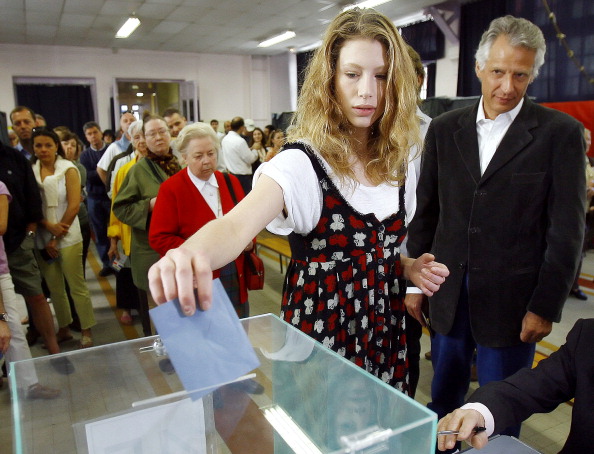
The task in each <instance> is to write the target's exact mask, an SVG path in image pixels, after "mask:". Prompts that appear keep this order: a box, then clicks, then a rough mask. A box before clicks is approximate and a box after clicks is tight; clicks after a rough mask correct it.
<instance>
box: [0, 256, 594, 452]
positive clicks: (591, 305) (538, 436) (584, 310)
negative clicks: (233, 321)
mask: <svg viewBox="0 0 594 454" xmlns="http://www.w3.org/2000/svg"><path fill="white" fill-rule="evenodd" d="M262 255H263V256H264V259H265V263H266V284H265V288H264V290H262V291H258V292H251V293H250V304H251V315H258V314H263V313H269V312H270V313H274V314H278V313H279V306H280V292H281V289H282V281H283V277H282V275H281V274H280V272H279V266H278V262H277V261H275V257H274V255H270V257H269V258H267V257H266V252H263V253H262ZM98 271H99V265H98V264H97V261H96V260H95V258H94V256H92V255H91V256H90V258H89V264H88V268H87V276H88V277H89V279H88V284H89V289H90V291H91V295H92V300H93V305H94V307H95V316H96V319H97V326H96V327H95V328H94V329H93V333H94V338H95V342H96V345H103V344H107V343H111V342H118V341H123V340H128V339H134V338H137V337H140V336H141V334H142V329H141V326H140V323H139V322H138V321H137V320H135V324H134V325H133V326H122V325H120V324H119V323H118V320H117V311H116V310H115V295H114V286H115V279H114V278H113V276H111V277H109V278H97V277H96V276H97V273H98ZM582 278H583V279H582V284H583V285H582V288H583V289H584V291H585V292H586V293H587V294H588V295H590V298H589V300H588V301H586V302H581V301H578V300H576V299H574V298H571V297H570V298H569V299H568V300H567V303H566V305H565V309H564V312H563V320H562V322H561V323H559V324H555V326H554V329H553V333H552V334H551V335H550V336H549V337H548V338H547V339H545V342H542V343H541V344H539V345H538V347H537V351H539V352H541V353H542V354H543V355H546V354H549V353H550V352H551V351H553V350H555V349H556V348H557V347H558V346H559V345H561V344H562V343H563V342H564V341H565V336H566V334H567V332H568V331H569V329H570V328H571V327H572V326H573V324H574V322H575V321H576V320H577V319H578V318H585V317H594V284H593V283H592V280H593V279H594V252H589V253H588V255H587V257H586V260H585V262H584V267H583V270H582ZM22 310H23V312H24V305H23V308H22ZM77 343H78V341H77V340H73V341H70V342H67V343H65V344H63V345H62V347H63V350H64V351H69V350H74V349H76V348H77ZM428 349H429V339H428V337H427V336H423V352H422V354H424V352H425V351H427V350H428ZM32 353H33V355H34V356H42V355H45V354H46V351H45V350H43V349H42V348H41V346H40V345H39V344H37V345H35V346H34V347H32ZM431 377H432V370H431V364H430V362H429V361H426V360H424V359H422V360H421V380H420V383H419V388H418V391H417V400H418V401H419V402H421V403H423V404H425V403H427V401H428V400H429V390H430V383H431ZM11 418H12V415H11V404H10V396H9V393H8V389H7V384H6V380H4V387H3V388H2V389H0V421H1V423H0V454H9V453H11V452H12V423H11ZM570 420H571V407H570V406H569V405H567V404H563V405H561V406H560V407H559V408H558V409H557V410H555V411H554V412H552V413H550V414H546V415H535V416H533V417H532V418H530V419H529V420H528V421H527V422H526V423H525V424H524V425H523V430H522V435H521V439H522V440H523V441H525V442H526V443H528V444H530V445H531V446H533V447H534V448H536V449H538V450H539V451H541V452H542V453H543V454H553V453H557V452H558V451H559V450H560V449H561V447H562V446H563V442H564V440H565V439H566V437H567V434H568V431H569V423H570ZM48 454H49V453H48ZM61 454H62V453H61ZM411 454H414V453H411Z"/></svg>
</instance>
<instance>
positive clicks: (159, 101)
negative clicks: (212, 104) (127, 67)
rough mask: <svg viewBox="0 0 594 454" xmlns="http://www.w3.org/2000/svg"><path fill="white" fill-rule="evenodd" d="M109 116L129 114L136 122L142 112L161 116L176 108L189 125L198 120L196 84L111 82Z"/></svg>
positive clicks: (133, 80) (169, 81) (139, 80)
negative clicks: (110, 109) (112, 96)
mask: <svg viewBox="0 0 594 454" xmlns="http://www.w3.org/2000/svg"><path fill="white" fill-rule="evenodd" d="M113 90H114V103H113V109H114V111H113V117H114V119H116V120H115V121H114V123H116V124H117V119H118V118H119V117H120V115H121V114H122V113H123V112H132V114H133V115H134V116H135V117H136V118H137V119H139V120H141V119H142V118H143V115H144V114H145V113H147V112H148V113H150V114H153V115H162V114H163V112H164V111H165V110H166V109H170V108H173V109H178V110H179V111H180V112H181V113H182V114H183V115H184V116H185V117H186V118H187V120H188V121H190V122H194V121H197V120H198V118H199V111H198V99H197V91H196V85H195V83H194V82H193V81H185V80H147V79H121V78H116V79H115V80H114V87H113Z"/></svg>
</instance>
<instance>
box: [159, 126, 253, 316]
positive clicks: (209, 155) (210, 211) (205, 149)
mask: <svg viewBox="0 0 594 454" xmlns="http://www.w3.org/2000/svg"><path fill="white" fill-rule="evenodd" d="M177 147H178V150H179V152H180V153H182V155H183V156H184V158H185V161H186V164H187V167H186V168H185V169H183V170H182V171H180V172H178V173H177V174H175V175H174V176H172V177H171V178H169V179H168V180H167V181H165V182H164V183H163V184H161V187H160V188H159V194H158V195H157V201H156V203H155V208H154V210H153V216H152V220H151V225H150V230H149V243H150V245H151V247H152V248H153V249H154V250H155V251H157V252H158V253H159V254H161V256H163V255H165V253H166V252H167V251H168V250H169V249H173V248H176V247H178V246H180V245H181V244H182V243H183V242H184V241H185V240H186V239H188V238H189V237H190V236H192V235H193V234H194V233H195V232H196V231H198V230H199V229H200V228H201V227H202V226H204V225H205V224H206V223H208V222H209V221H211V220H213V219H216V218H219V217H221V216H223V215H224V214H225V213H227V212H228V211H230V210H231V209H232V208H233V207H234V205H235V204H234V202H233V200H234V199H236V200H237V201H238V202H239V201H240V200H241V199H243V197H244V192H243V189H242V188H241V184H240V183H239V180H238V179H237V178H235V177H234V176H233V175H223V174H222V173H221V172H219V171H217V170H216V168H217V158H218V154H219V151H220V147H221V146H220V142H219V139H218V137H217V136H216V134H215V132H214V131H213V129H212V128H211V127H210V125H207V124H206V123H193V124H191V125H188V126H186V127H185V128H183V129H182V130H181V131H180V133H179V136H178V137H177ZM229 184H230V185H231V188H230V187H229ZM230 191H233V194H232V193H231V192H230ZM252 248H253V242H251V243H250V244H248V245H247V247H246V250H251V249H252ZM243 262H244V259H243V254H241V255H240V256H239V257H238V258H237V259H236V260H235V261H234V262H231V263H230V264H228V265H226V266H225V267H223V268H221V269H220V270H217V271H216V272H215V273H214V277H215V278H217V277H220V279H221V282H222V284H223V286H224V287H225V290H226V291H227V294H228V295H229V299H230V300H231V302H232V303H233V306H234V307H235V310H236V311H237V314H238V315H239V316H240V317H247V316H248V315H249V303H248V294H247V288H246V286H245V280H244V277H243V266H244V263H243Z"/></svg>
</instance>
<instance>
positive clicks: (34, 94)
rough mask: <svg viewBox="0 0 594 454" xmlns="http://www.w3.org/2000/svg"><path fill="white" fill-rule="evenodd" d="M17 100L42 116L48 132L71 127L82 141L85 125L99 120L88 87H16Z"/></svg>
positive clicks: (37, 85)
mask: <svg viewBox="0 0 594 454" xmlns="http://www.w3.org/2000/svg"><path fill="white" fill-rule="evenodd" d="M16 99H17V104H18V105H22V106H27V107H30V108H31V109H33V111H34V112H35V113H39V114H41V115H43V116H44V117H45V119H46V121H47V126H48V127H49V128H55V127H56V126H68V128H70V130H71V131H72V132H75V133H76V134H78V135H79V136H80V137H81V138H82V139H83V140H84V134H83V130H82V127H83V125H84V124H85V123H86V122H87V121H94V120H96V119H95V114H94V110H93V98H92V96H91V87H90V86H88V85H43V84H17V85H16Z"/></svg>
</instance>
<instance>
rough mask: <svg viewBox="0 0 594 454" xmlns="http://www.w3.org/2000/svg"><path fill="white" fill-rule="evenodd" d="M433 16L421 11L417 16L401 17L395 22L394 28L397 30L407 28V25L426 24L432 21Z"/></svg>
mask: <svg viewBox="0 0 594 454" xmlns="http://www.w3.org/2000/svg"><path fill="white" fill-rule="evenodd" d="M431 19H432V16H431V15H430V14H425V12H424V11H419V12H418V13H415V14H410V15H408V16H404V17H401V18H400V19H396V20H395V21H394V26H395V27H397V28H401V27H406V26H407V25H411V24H416V23H418V22H426V21H428V20H431Z"/></svg>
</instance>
